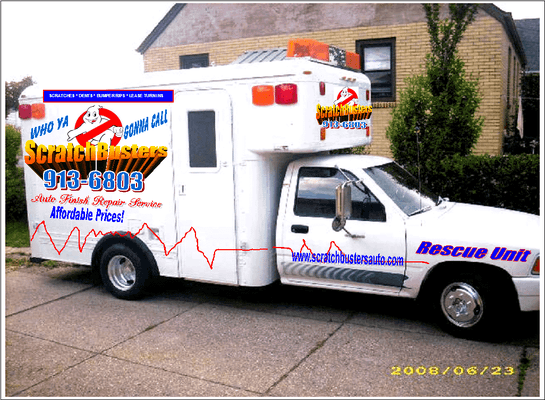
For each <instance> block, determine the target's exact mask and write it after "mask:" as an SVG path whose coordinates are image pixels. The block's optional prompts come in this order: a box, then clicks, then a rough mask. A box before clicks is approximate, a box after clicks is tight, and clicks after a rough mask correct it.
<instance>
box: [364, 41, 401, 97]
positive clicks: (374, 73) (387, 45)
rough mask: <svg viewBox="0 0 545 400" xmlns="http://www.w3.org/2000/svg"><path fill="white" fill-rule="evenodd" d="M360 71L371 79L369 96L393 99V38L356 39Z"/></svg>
mask: <svg viewBox="0 0 545 400" xmlns="http://www.w3.org/2000/svg"><path fill="white" fill-rule="evenodd" d="M356 49H357V52H358V54H359V55H360V59H361V72H363V73H364V74H365V75H367V77H368V78H369V79H370V80H371V98H372V99H373V100H375V101H395V38H390V39H374V40H358V41H356Z"/></svg>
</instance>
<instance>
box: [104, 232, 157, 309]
mask: <svg viewBox="0 0 545 400" xmlns="http://www.w3.org/2000/svg"><path fill="white" fill-rule="evenodd" d="M146 264H147V263H146V258H145V257H144V255H143V254H141V253H140V252H139V251H138V250H133V249H131V248H129V247H127V246H125V245H123V244H120V243H118V244H114V245H113V246H111V247H109V248H108V249H107V250H106V251H105V252H104V254H103V255H102V258H101V261H100V276H101V278H102V282H103V284H104V286H105V287H106V289H107V290H108V291H109V292H110V293H111V294H113V295H114V296H115V297H117V298H119V299H124V300H136V299H139V298H141V297H142V296H143V295H144V292H145V290H146V288H147V287H148V285H149V282H150V280H151V273H150V270H149V268H148V267H147V265H146Z"/></svg>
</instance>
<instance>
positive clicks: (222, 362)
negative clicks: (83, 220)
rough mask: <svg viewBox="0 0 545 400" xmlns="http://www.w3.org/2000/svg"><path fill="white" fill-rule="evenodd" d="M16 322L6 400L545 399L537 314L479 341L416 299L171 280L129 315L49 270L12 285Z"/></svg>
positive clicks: (85, 283) (12, 275)
mask: <svg viewBox="0 0 545 400" xmlns="http://www.w3.org/2000/svg"><path fill="white" fill-rule="evenodd" d="M5 315H6V319H5V327H6V330H5V339H6V346H5V348H6V353H5V368H6V371H5V373H6V376H5V394H6V395H7V396H39V397H43V396H56V397H57V396H58V397H61V396H69V397H83V396H85V397H94V396H96V397H109V396H116V397H129V396H142V397H152V396H178V397H191V396H211V397H217V396H236V397H243V396H251V397H257V396H278V397H282V396H290V397H299V396H343V397H344V396H358V397H360V396H361V397H364V396H389V397H393V396H403V397H412V396H467V397H476V396H516V395H523V396H539V386H540V376H539V375H540V371H539V315H536V313H532V314H530V315H528V316H525V318H523V319H522V321H520V322H519V323H518V324H517V327H518V330H517V332H515V333H512V335H513V336H512V338H511V340H510V341H503V342H499V343H498V342H494V341H493V340H491V341H490V342H475V341H467V340H462V339H457V338H453V337H451V336H448V335H446V334H445V333H443V332H442V331H441V330H440V329H439V328H438V327H437V326H435V325H434V324H433V322H431V321H429V320H428V318H427V316H426V315H422V311H420V310H418V309H416V308H415V307H414V304H413V302H412V301H410V300H404V299H394V298H386V297H376V296H364V295H358V294H352V293H341V292H332V291H323V290H312V289H305V288H295V287H286V286H282V285H277V284H275V285H272V286H270V287H267V288H262V289H248V288H234V287H226V286H217V285H207V284H200V283H194V282H187V281H182V280H168V279H164V280H161V281H160V282H159V283H158V287H157V288H156V289H155V290H154V291H153V292H151V293H150V295H149V296H148V297H146V298H145V299H143V300H141V301H136V302H130V301H122V300H118V299H115V298H114V297H112V296H111V295H110V294H108V293H107V292H106V291H105V290H104V289H103V287H102V286H100V285H93V280H92V276H91V274H90V270H89V269H87V268H82V267H61V268H53V269H46V268H43V267H42V268H21V269H19V270H16V271H9V272H7V274H6V314H5ZM491 339H492V338H491ZM471 366H476V367H477V368H476V370H473V369H469V367H471ZM396 367H399V369H398V368H396ZM432 367H435V368H432ZM456 367H457V368H456ZM508 367H512V368H513V369H512V370H511V369H509V368H508ZM417 368H418V369H417ZM521 369H522V370H526V372H525V374H523V375H524V376H521V374H520V372H521ZM396 372H399V375H395V374H396ZM495 373H499V375H494V374H495Z"/></svg>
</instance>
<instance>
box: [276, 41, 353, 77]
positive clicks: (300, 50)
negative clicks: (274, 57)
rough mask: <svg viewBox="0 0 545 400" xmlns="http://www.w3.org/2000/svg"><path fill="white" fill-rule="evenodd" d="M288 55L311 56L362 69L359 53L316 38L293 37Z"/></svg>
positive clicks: (332, 63)
mask: <svg viewBox="0 0 545 400" xmlns="http://www.w3.org/2000/svg"><path fill="white" fill-rule="evenodd" d="M286 57H310V58H314V59H315V60H320V61H324V62H326V63H328V64H330V65H335V66H338V67H348V68H351V69H355V70H358V71H359V70H360V69H361V64H360V55H359V54H357V53H352V52H350V51H346V50H343V49H341V48H339V47H335V46H331V45H329V44H326V43H321V42H318V41H317V40H314V39H291V40H290V41H289V42H288V51H287V54H286Z"/></svg>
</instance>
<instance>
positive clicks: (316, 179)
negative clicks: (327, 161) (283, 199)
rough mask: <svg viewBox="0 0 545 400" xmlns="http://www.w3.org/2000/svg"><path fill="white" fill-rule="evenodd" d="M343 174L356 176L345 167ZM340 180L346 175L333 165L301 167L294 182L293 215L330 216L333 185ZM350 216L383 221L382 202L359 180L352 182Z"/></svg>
mask: <svg viewBox="0 0 545 400" xmlns="http://www.w3.org/2000/svg"><path fill="white" fill-rule="evenodd" d="M345 174H346V175H347V176H348V177H349V178H350V179H352V180H357V178H356V176H355V175H353V174H352V173H350V172H348V171H345ZM343 182H346V178H345V177H344V175H343V174H342V173H341V172H340V171H339V170H338V169H336V168H319V167H318V168H310V167H303V168H301V169H300V170H299V179H298V183H297V195H296V199H295V209H294V213H295V215H298V216H301V217H320V218H331V219H332V218H334V217H335V191H336V188H337V186H339V185H340V184H341V183H343ZM350 219H355V220H363V221H386V212H385V209H384V206H383V205H382V203H380V202H379V201H378V200H377V198H376V197H375V196H374V195H373V193H371V191H370V190H369V189H367V187H366V186H365V185H364V184H363V183H361V182H359V183H356V184H354V185H352V216H351V217H350Z"/></svg>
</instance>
